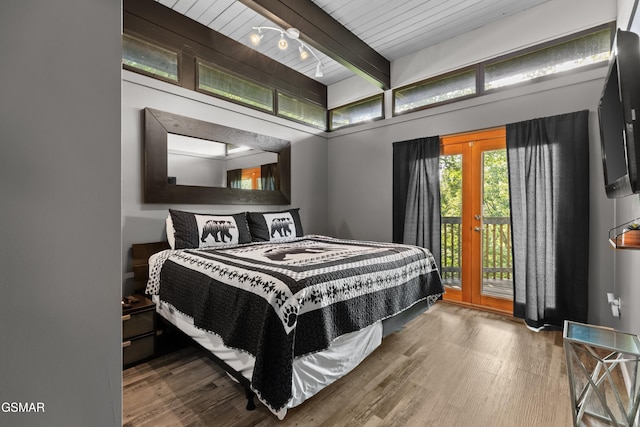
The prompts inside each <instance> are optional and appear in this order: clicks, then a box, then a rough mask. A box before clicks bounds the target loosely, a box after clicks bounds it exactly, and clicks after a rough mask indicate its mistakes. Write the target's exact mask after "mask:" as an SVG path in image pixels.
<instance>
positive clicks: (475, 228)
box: [473, 227, 481, 232]
mask: <svg viewBox="0 0 640 427" xmlns="http://www.w3.org/2000/svg"><path fill="white" fill-rule="evenodd" d="M480 230H481V228H480V227H473V231H478V232H479V231H480Z"/></svg>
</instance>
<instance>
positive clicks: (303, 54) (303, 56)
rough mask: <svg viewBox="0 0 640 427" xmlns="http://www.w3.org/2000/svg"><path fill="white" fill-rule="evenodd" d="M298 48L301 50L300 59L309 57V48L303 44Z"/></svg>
mask: <svg viewBox="0 0 640 427" xmlns="http://www.w3.org/2000/svg"><path fill="white" fill-rule="evenodd" d="M298 50H299V51H300V60H302V61H304V60H305V59H307V58H308V57H309V52H307V50H306V49H305V48H303V47H302V46H299V47H298Z"/></svg>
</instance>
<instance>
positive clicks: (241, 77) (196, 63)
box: [194, 57, 278, 115]
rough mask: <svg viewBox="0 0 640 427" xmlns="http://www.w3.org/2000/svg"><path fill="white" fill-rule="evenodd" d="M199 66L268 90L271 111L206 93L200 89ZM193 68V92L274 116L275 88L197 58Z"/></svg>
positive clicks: (275, 105) (275, 109)
mask: <svg viewBox="0 0 640 427" xmlns="http://www.w3.org/2000/svg"><path fill="white" fill-rule="evenodd" d="M200 64H202V65H204V66H205V67H208V68H211V69H213V70H216V71H219V72H222V73H225V74H228V75H230V76H233V77H235V78H237V79H240V80H244V81H247V82H249V83H251V84H255V85H256V86H260V87H262V88H264V89H268V90H269V91H271V106H272V109H271V110H266V109H264V108H260V107H258V106H256V105H252V104H250V103H245V102H242V101H240V100H237V99H233V98H229V97H226V96H224V95H220V94H217V93H215V92H211V91H208V90H206V89H202V88H200ZM194 68H195V82H194V86H195V88H194V90H195V91H196V92H198V93H202V94H205V95H208V96H213V97H215V98H218V99H222V100H225V101H229V102H232V103H234V104H238V105H242V106H244V107H248V108H251V109H253V110H256V111H261V112H263V113H267V114H273V115H275V114H276V111H277V107H278V104H277V96H276V91H277V90H276V89H275V88H273V87H271V86H268V85H265V84H263V83H259V82H257V81H255V80H253V79H251V78H249V77H247V76H244V75H241V74H238V73H236V72H234V71H232V70H229V69H227V68H225V67H221V66H219V65H217V64H212V63H210V62H208V61H206V60H204V59H202V58H198V57H196V58H195V67H194ZM238 97H240V96H239V95H238Z"/></svg>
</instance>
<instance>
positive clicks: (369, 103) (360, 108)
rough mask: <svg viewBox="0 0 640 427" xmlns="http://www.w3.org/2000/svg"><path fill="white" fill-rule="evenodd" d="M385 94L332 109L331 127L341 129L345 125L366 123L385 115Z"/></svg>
mask: <svg viewBox="0 0 640 427" xmlns="http://www.w3.org/2000/svg"><path fill="white" fill-rule="evenodd" d="M382 99H383V96H382V95H380V96H376V97H375V98H370V99H366V100H364V101H359V102H354V103H353V104H349V105H345V106H343V107H338V108H334V109H333V110H331V112H330V114H331V129H332V130H335V129H340V128H341V127H344V126H349V125H355V124H357V123H364V122H367V121H370V120H375V119H381V118H383V117H384V111H383V102H382Z"/></svg>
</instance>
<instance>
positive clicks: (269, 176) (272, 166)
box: [260, 163, 279, 191]
mask: <svg viewBox="0 0 640 427" xmlns="http://www.w3.org/2000/svg"><path fill="white" fill-rule="evenodd" d="M260 181H261V184H262V187H261V188H262V189H263V190H270V191H275V190H279V188H278V187H279V186H278V164H277V163H269V164H266V165H262V166H260Z"/></svg>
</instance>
